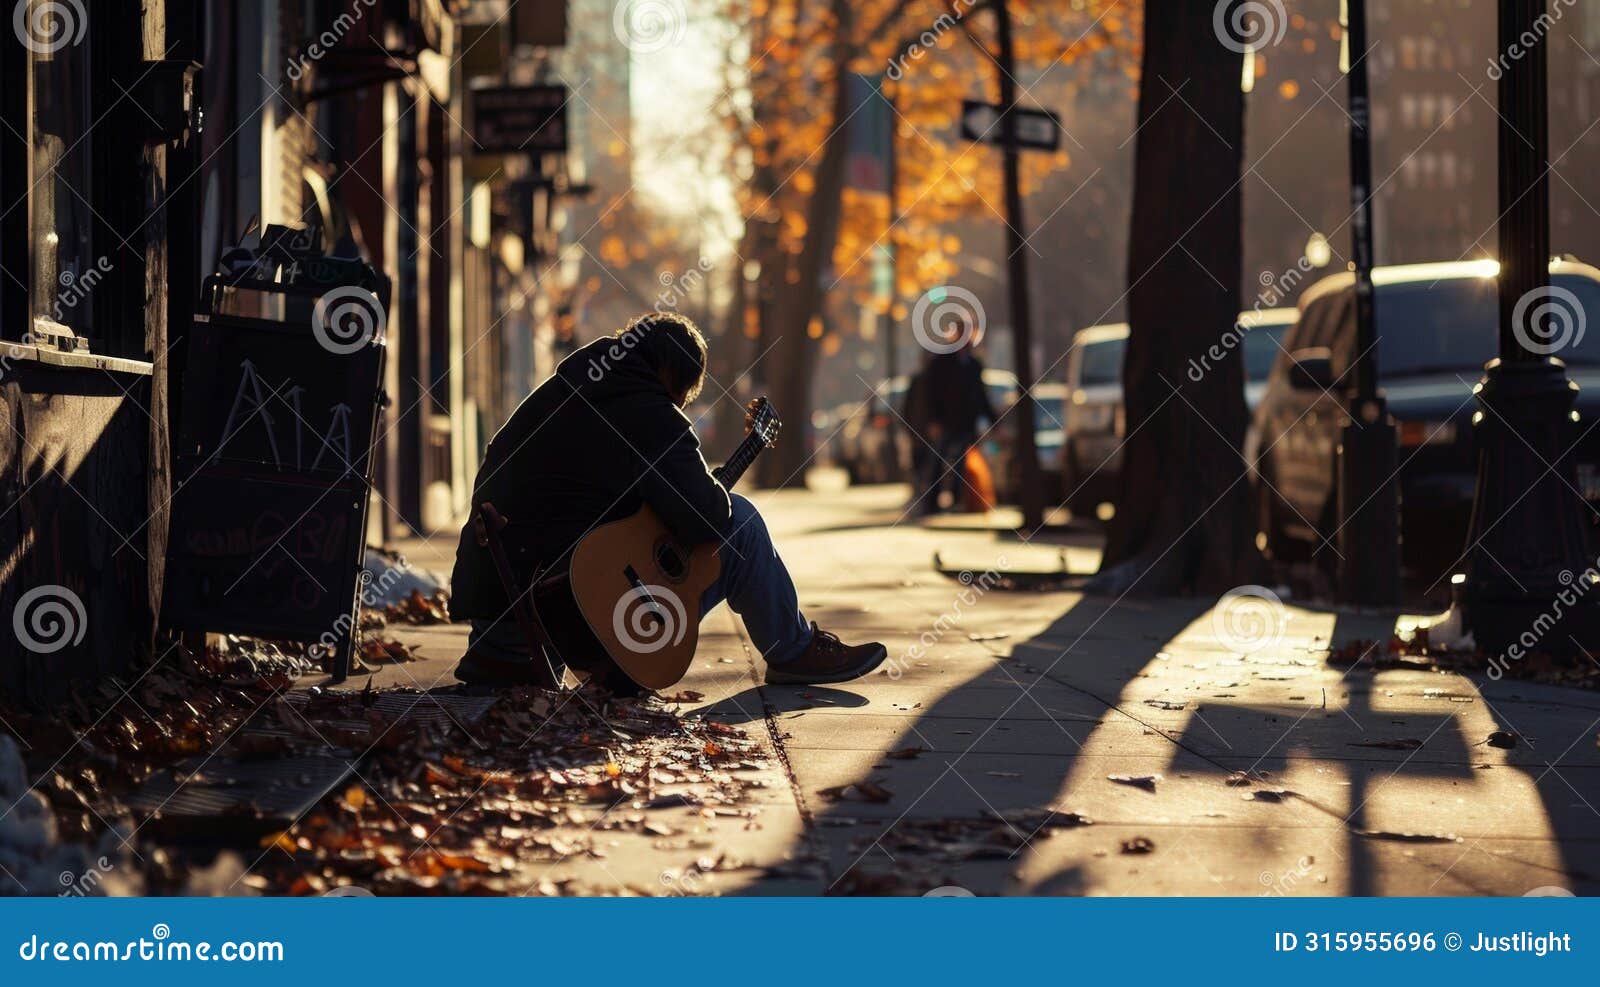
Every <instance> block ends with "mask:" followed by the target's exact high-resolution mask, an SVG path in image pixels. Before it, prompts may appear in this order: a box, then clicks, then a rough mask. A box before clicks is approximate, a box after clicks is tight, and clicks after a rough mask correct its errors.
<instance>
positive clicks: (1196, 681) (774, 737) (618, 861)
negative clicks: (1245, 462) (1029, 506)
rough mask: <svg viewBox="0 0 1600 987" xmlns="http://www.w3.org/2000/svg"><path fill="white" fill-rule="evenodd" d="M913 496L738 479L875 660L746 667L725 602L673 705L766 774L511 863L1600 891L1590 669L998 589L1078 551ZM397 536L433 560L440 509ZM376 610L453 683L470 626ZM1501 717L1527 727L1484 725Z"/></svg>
mask: <svg viewBox="0 0 1600 987" xmlns="http://www.w3.org/2000/svg"><path fill="white" fill-rule="evenodd" d="M905 496H906V493H905V490H904V489H903V488H894V487H874V488H858V489H848V490H843V489H831V490H830V489H823V490H812V491H784V492H777V493H758V494H755V495H754V499H755V500H756V502H757V503H758V504H759V505H760V506H761V507H762V509H763V511H764V512H765V514H766V515H767V518H768V521H769V524H770V526H771V528H772V530H773V533H774V536H775V538H776V539H777V541H778V544H779V547H780V548H781V550H782V551H783V554H784V556H785V558H786V560H787V561H788V562H789V565H790V567H791V569H792V571H793V573H794V575H795V578H796V580H797V582H798V583H799V585H800V589H801V594H800V595H801V602H802V604H803V606H804V607H805V609H806V611H807V613H808V615H809V616H811V617H812V618H814V619H816V620H818V621H819V622H820V623H821V624H822V625H823V626H824V627H827V628H830V629H832V630H835V631H836V632H838V633H839V634H840V635H841V636H843V637H844V638H845V639H846V640H847V641H854V640H859V639H867V638H872V639H878V640H882V641H884V642H885V643H886V644H887V646H888V648H889V654H890V660H889V664H888V666H886V667H885V668H884V669H883V670H881V671H880V672H878V673H876V674H874V675H872V676H869V677H868V678H866V679H863V680H861V681H859V682H853V683H847V684H844V685H840V686H833V687H809V688H803V687H795V686H773V687H766V686H762V685H760V684H759V675H758V670H757V667H756V665H755V663H754V662H753V660H752V654H751V651H750V648H749V643H748V639H747V638H746V637H745V635H744V632H743V627H742V626H741V625H740V624H739V623H738V621H737V619H736V618H735V617H733V616H732V615H731V614H729V613H728V612H727V611H726V609H723V610H719V611H718V612H717V613H715V614H713V615H712V616H711V617H710V618H709V620H708V621H707V625H706V627H705V634H704V636H703V637H702V641H701V646H700V651H699V654H698V655H697V657H696V659H695V663H694V668H693V670H692V671H691V673H690V675H689V677H688V678H687V679H685V681H684V682H683V684H682V688H683V689H684V690H692V691H693V692H696V693H700V694H702V696H703V698H700V699H697V700H695V701H694V702H692V703H687V704H686V705H685V706H684V710H685V712H686V713H687V714H689V715H708V716H714V717H717V718H719V719H722V720H724V721H726V722H729V723H731V724H736V725H739V726H741V727H743V728H745V729H747V730H749V731H751V732H752V733H753V734H754V735H756V736H758V737H760V738H763V740H764V743H766V744H768V745H770V749H771V752H772V754H773V756H772V757H770V758H769V761H768V763H767V764H766V765H764V766H761V767H760V768H759V769H756V770H758V771H759V776H760V778H761V780H762V781H763V782H764V784H765V787H764V788H762V789H760V791H759V797H757V798H755V799H754V800H753V801H752V802H751V804H750V805H749V806H748V807H746V808H745V809H744V810H743V811H741V812H731V811H728V810H726V809H724V810H721V812H720V814H719V813H712V812H709V811H702V810H700V809H697V808H695V807H684V806H677V807H672V808H661V809H653V810H648V811H649V812H650V813H651V815H652V817H653V818H659V819H660V820H661V821H662V826H661V827H659V829H660V831H661V834H665V835H660V834H658V835H653V836H652V835H648V834H635V833H618V834H610V833H605V834H591V835H592V836H595V837H597V838H595V839H593V844H594V846H595V847H596V848H598V849H599V851H600V852H599V854H595V853H588V852H586V853H582V854H574V855H572V856H571V857H570V858H568V859H567V860H564V861H562V862H561V863H559V864H556V865H554V866H549V865H545V866H544V867H542V868H541V869H540V871H539V872H537V873H532V874H530V875H529V876H530V879H531V880H545V879H548V880H555V879H558V878H567V879H570V880H569V883H568V884H566V885H563V886H562V887H563V888H564V890H567V891H569V892H584V893H637V892H642V893H651V894H661V893H684V894H735V893H802V894H814V893H818V892H823V891H829V892H831V893H855V894H863V893H865V894H922V893H924V892H927V891H930V890H933V889H935V888H949V887H956V888H961V889H966V890H969V891H972V892H974V893H977V894H1115V895H1139V894H1147V895H1166V894H1230V895H1256V894H1285V895H1306V894H1312V895H1347V894H1378V895H1427V894H1450V895H1460V894H1495V895H1522V894H1525V893H1527V892H1529V891H1534V890H1536V889H1550V888H1560V889H1567V890H1570V891H1573V892H1576V893H1578V894H1594V893H1600V880H1597V878H1596V876H1595V875H1597V874H1600V859H1597V858H1600V852H1597V851H1600V846H1597V844H1600V812H1597V809H1596V807H1597V806H1600V750H1597V747H1596V731H1597V730H1600V694H1596V693H1593V692H1584V691H1577V690H1569V689H1560V688H1555V687H1549V686H1541V685H1533V684H1528V683H1516V682H1509V681H1503V682H1500V683H1490V682H1480V683H1475V682H1473V681H1472V680H1469V679H1467V678H1464V677H1461V676H1457V675H1453V674H1444V673H1437V672H1425V671H1417V670H1386V671H1379V672H1374V671H1372V670H1371V667H1370V663H1367V662H1363V663H1360V664H1358V665H1356V666H1355V667H1354V668H1353V669H1345V668H1342V667H1334V666H1332V665H1330V664H1328V662H1327V657H1328V650H1329V647H1330V645H1332V646H1335V647H1337V646H1340V645H1344V644H1346V643H1348V642H1352V641H1358V640H1364V641H1381V640H1386V639H1387V637H1388V634H1389V630H1390V627H1389V623H1388V622H1386V621H1385V620H1383V619H1380V618H1377V617H1373V616H1352V615H1348V614H1340V613H1336V612H1330V611H1327V610H1325V609H1312V608H1300V607H1296V606H1294V605H1292V604H1289V605H1286V606H1285V607H1284V608H1283V609H1282V610H1281V611H1275V612H1274V611H1270V610H1269V611H1265V612H1261V611H1258V612H1246V613H1243V614H1240V613H1234V614H1233V616H1234V617H1235V619H1236V620H1238V621H1242V623H1236V624H1234V625H1229V624H1228V623H1227V622H1226V621H1222V620H1220V618H1218V619H1214V618H1216V614H1215V613H1214V612H1213V607H1212V604H1213V603H1215V602H1216V601H1211V600H1158V601H1152V600H1142V599H1134V598H1128V599H1124V600H1120V601H1118V600H1112V599H1108V598H1098V597H1087V598H1086V597H1084V596H1082V595H1081V594H1078V593H1073V592H1036V591H1021V592H1012V591H1006V590H1004V589H1001V588H998V587H995V586H994V578H993V575H992V573H993V572H994V571H996V570H999V569H1005V568H1012V569H1032V570H1036V571H1045V570H1049V569H1051V568H1053V567H1055V566H1058V565H1059V564H1060V563H1061V561H1062V559H1063V558H1065V559H1066V561H1067V564H1068V566H1069V567H1071V568H1074V569H1076V568H1080V567H1081V566H1082V565H1084V558H1085V556H1086V555H1087V556H1090V558H1089V564H1092V551H1090V550H1088V549H1083V548H1071V549H1067V550H1065V551H1064V550H1062V548H1061V547H1060V546H1058V545H1051V546H1048V547H1044V546H1033V545H1028V544H1025V543H1023V542H1021V541H1019V540H1017V539H1016V538H1014V537H1003V536H1002V535H1001V534H999V533H997V532H995V531H993V530H989V529H987V528H986V527H985V526H984V525H982V524H977V523H974V524H959V523H953V522H952V521H951V520H950V519H945V520H944V521H942V522H941V523H940V524H939V525H938V526H936V527H933V528H926V527H923V526H920V525H918V524H916V523H914V522H912V521H910V520H904V521H902V520H901V516H902V512H901V508H902V507H903V505H904V501H905ZM404 548H405V550H406V551H407V552H408V553H409V554H410V555H411V556H412V558H413V560H414V561H416V562H419V563H420V564H423V565H430V566H435V567H439V568H444V569H448V553H449V552H450V551H452V550H453V538H451V537H443V538H436V539H433V541H432V542H431V543H426V542H415V543H409V544H407V545H405V546H404ZM936 552H937V553H938V554H939V556H940V559H941V561H942V564H943V568H944V571H945V573H946V574H943V575H942V574H940V572H939V571H937V570H936V569H935V567H934V564H933V560H934V555H935V553H936ZM969 580H970V581H969ZM1255 618H1261V619H1262V620H1265V621H1266V623H1264V624H1261V623H1256V622H1254V619H1255ZM1262 628H1265V629H1264V630H1263V629H1262ZM396 630H397V632H398V633H399V635H400V636H401V637H402V638H403V639H405V640H407V641H408V642H412V643H415V644H417V645H419V648H420V652H421V654H422V655H423V658H424V660H422V661H418V662H413V663H410V664H408V665H401V666H394V667H391V668H387V669H385V670H384V671H383V672H381V673H380V674H379V676H378V685H380V686H382V685H412V686H419V687H424V688H426V687H430V686H433V685H441V686H442V685H449V684H451V683H452V682H453V679H452V678H451V676H450V674H449V670H450V668H451V666H452V665H453V662H454V660H455V658H456V657H458V655H459V652H460V650H461V647H462V645H463V643H464V641H465V634H464V631H463V630H462V629H460V628H455V627H442V628H441V627H435V628H426V627H424V628H412V627H404V628H398V629H396ZM363 683H364V680H354V681H353V684H355V685H358V686H359V685H361V684H363ZM1497 731H1502V732H1508V733H1513V734H1516V735H1518V736H1519V737H1520V738H1522V739H1521V740H1520V741H1519V742H1518V743H1517V744H1516V746H1515V747H1514V748H1512V749H1502V748H1499V747H1495V746H1491V745H1489V744H1487V743H1486V740H1487V738H1488V736H1489V735H1490V734H1491V733H1493V732H1497ZM713 865H714V866H713ZM946 893H949V892H946ZM1544 893H1549V892H1548V890H1546V891H1545V892H1544Z"/></svg>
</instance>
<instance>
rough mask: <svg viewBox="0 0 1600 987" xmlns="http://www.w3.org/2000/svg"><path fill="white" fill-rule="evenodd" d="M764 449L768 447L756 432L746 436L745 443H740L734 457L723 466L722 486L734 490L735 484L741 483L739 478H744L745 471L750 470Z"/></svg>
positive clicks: (734, 451)
mask: <svg viewBox="0 0 1600 987" xmlns="http://www.w3.org/2000/svg"><path fill="white" fill-rule="evenodd" d="M764 448H766V446H765V445H764V444H763V443H762V441H761V438H760V437H759V436H757V435H756V434H755V433H754V432H751V433H750V434H749V435H746V436H745V437H744V441H743V442H741V443H739V448H737V449H735V450H733V455H731V456H729V457H728V461H727V462H725V463H723V464H722V471H721V480H722V485H723V486H724V487H727V488H728V489H729V490H732V489H733V486H734V484H736V483H738V482H739V478H740V477H741V476H744V471H745V470H747V469H749V468H750V464H751V463H753V462H755V461H756V456H758V455H759V454H760V453H761V450H762V449H764Z"/></svg>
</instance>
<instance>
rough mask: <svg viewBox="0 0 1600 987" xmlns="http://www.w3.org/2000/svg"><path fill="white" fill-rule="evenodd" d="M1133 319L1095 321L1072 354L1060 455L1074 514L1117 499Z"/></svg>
mask: <svg viewBox="0 0 1600 987" xmlns="http://www.w3.org/2000/svg"><path fill="white" fill-rule="evenodd" d="M1127 348H1128V324H1127V323H1126V322H1116V323H1112V324H1110V325H1103V326H1090V327H1089V328H1087V329H1082V330H1079V332H1078V334H1077V335H1076V336H1075V337H1073V342H1072V350H1071V352H1069V353H1068V354H1067V385H1066V386H1067V403H1066V416H1065V421H1064V422H1063V424H1064V425H1065V426H1066V438H1065V442H1064V446H1063V449H1062V455H1061V473H1062V476H1061V483H1062V489H1063V492H1064V498H1063V499H1064V500H1065V501H1066V504H1067V507H1068V509H1069V510H1071V511H1072V513H1074V514H1080V515H1092V514H1093V513H1094V512H1095V508H1096V507H1097V506H1098V505H1100V504H1103V503H1106V502H1108V501H1111V500H1113V499H1114V498H1115V497H1116V492H1117V471H1118V470H1120V469H1121V468H1122V449H1121V446H1122V435H1123V431H1124V429H1125V427H1126V426H1125V423H1124V421H1123V412H1122V360H1123V356H1124V355H1125V354H1126V352H1127Z"/></svg>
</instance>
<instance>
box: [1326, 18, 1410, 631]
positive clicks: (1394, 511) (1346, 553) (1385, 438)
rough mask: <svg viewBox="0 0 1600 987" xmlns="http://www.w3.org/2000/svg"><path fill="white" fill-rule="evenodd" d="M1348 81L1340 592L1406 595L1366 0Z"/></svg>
mask: <svg viewBox="0 0 1600 987" xmlns="http://www.w3.org/2000/svg"><path fill="white" fill-rule="evenodd" d="M1344 15H1345V16H1344V20H1345V24H1344V50H1343V58H1344V62H1345V85H1346V89H1347V98H1348V100H1349V104H1350V206H1351V224H1350V239H1351V242H1352V244H1353V247H1354V253H1355V268H1356V270H1355V275H1356V286H1355V291H1356V340H1355V342H1356V345H1355V354H1356V357H1355V366H1354V367H1353V368H1352V369H1353V371H1354V373H1353V377H1354V380H1353V381H1352V382H1351V383H1352V388H1351V392H1350V397H1349V402H1348V404H1347V405H1346V421H1345V424H1344V428H1343V431H1342V434H1341V436H1340V442H1339V488H1338V501H1337V502H1338V508H1339V511H1338V516H1339V526H1338V534H1337V535H1336V536H1335V543H1336V546H1337V548H1338V554H1339V566H1338V572H1339V587H1338V590H1339V598H1340V599H1341V600H1343V601H1344V602H1347V603H1358V604H1365V605H1369V606H1388V605H1393V604H1396V603H1399V602H1400V501H1399V493H1398V489H1397V486H1396V483H1395V472H1396V470H1395V429H1394V421H1393V419H1391V418H1390V417H1389V409H1388V405H1387V402H1385V400H1384V397H1383V394H1382V393H1381V392H1380V391H1379V390H1378V327H1377V322H1376V317H1375V314H1374V312H1373V293H1372V137H1371V132H1370V130H1369V126H1370V123H1371V110H1370V103H1369V101H1368V97H1367V59H1366V54H1367V12H1366V0H1345V5H1344Z"/></svg>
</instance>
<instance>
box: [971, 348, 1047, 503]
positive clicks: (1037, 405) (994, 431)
mask: <svg viewBox="0 0 1600 987" xmlns="http://www.w3.org/2000/svg"><path fill="white" fill-rule="evenodd" d="M983 385H984V387H985V389H987V390H988V392H989V403H990V404H992V405H994V410H995V413H996V414H998V415H1000V418H1001V420H1000V423H999V424H998V425H997V426H995V427H994V428H988V425H987V423H985V426H984V427H985V428H988V433H987V434H986V435H985V436H984V441H983V454H984V456H985V457H986V458H987V459H988V460H989V468H990V470H991V471H992V472H993V474H994V478H995V494H996V496H997V497H998V498H999V499H1000V501H1001V502H1003V503H1016V501H1017V500H1018V499H1019V498H1020V496H1021V489H1022V467H1021V466H1020V465H1019V464H1018V463H1017V461H1016V452H1015V449H1016V443H1017V426H1016V424H1015V423H1014V422H1013V421H1012V419H1011V417H1010V415H1009V414H1007V412H1008V411H1009V410H1010V408H1011V406H1012V405H1013V404H1015V403H1016V401H1017V394H1018V385H1017V375H1016V374H1013V373H1012V372H1011V371H1009V370H998V369H994V368H990V369H987V370H985V371H984V372H983ZM1032 394H1033V446H1034V450H1035V452H1036V453H1037V454H1038V457H1039V480H1040V482H1041V483H1042V484H1043V485H1044V489H1045V491H1046V500H1047V501H1048V500H1050V499H1051V498H1053V497H1055V496H1056V495H1057V491H1059V490H1060V489H1061V447H1062V439H1063V434H1064V433H1063V431H1062V428H1061V419H1062V413H1063V408H1064V406H1065V404H1066V398H1067V389H1066V386H1065V385H1063V384H1056V383H1050V382H1042V383H1039V384H1035V385H1034V387H1033V391H1032Z"/></svg>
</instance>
